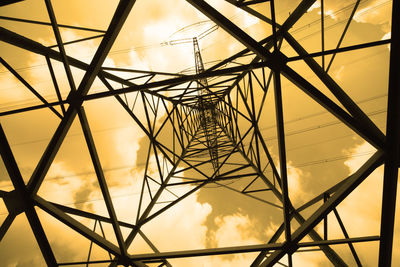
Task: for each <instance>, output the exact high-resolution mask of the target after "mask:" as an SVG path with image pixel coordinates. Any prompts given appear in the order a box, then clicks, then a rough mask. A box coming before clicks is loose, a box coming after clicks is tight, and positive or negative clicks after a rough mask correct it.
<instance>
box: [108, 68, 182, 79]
mask: <svg viewBox="0 0 400 267" xmlns="http://www.w3.org/2000/svg"><path fill="white" fill-rule="evenodd" d="M101 69H102V70H111V71H119V72H133V73H145V74H156V75H165V76H179V77H181V76H186V75H185V74H181V73H171V72H161V71H150V70H136V69H126V68H113V67H102V68H101Z"/></svg>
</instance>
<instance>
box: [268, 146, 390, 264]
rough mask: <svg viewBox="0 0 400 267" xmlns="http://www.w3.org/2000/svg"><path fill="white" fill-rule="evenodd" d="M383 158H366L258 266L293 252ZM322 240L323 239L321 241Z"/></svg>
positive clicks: (377, 155)
mask: <svg viewBox="0 0 400 267" xmlns="http://www.w3.org/2000/svg"><path fill="white" fill-rule="evenodd" d="M383 160H384V153H383V152H381V151H378V152H376V153H375V154H374V155H373V156H372V157H371V158H369V159H368V160H367V162H366V163H364V164H363V165H362V166H361V167H360V168H359V169H358V170H357V171H356V172H355V173H354V174H353V175H352V176H350V178H349V179H348V180H347V181H346V183H345V184H343V186H342V187H340V188H339V189H338V190H337V192H336V193H335V194H334V195H333V196H332V197H331V198H329V199H328V200H327V201H326V202H325V203H324V204H323V205H322V206H321V207H320V208H318V209H317V210H316V211H315V212H314V213H313V214H312V215H311V216H310V217H309V218H308V219H307V220H305V221H304V223H301V225H300V227H299V228H298V229H297V230H296V231H295V232H294V233H293V234H292V242H290V243H285V244H284V248H283V249H282V250H281V251H275V252H274V253H272V254H271V255H270V256H269V257H268V258H267V260H266V261H264V262H263V263H262V264H261V265H260V266H272V265H273V264H275V263H277V262H278V261H279V260H280V259H281V258H282V257H283V256H284V255H285V254H286V253H287V252H295V251H296V250H297V249H298V243H299V242H300V241H301V240H302V239H303V238H304V236H306V235H307V234H308V233H309V232H310V231H311V230H313V228H314V227H315V226H316V225H317V224H318V223H319V222H320V221H321V220H322V219H323V218H324V217H325V216H326V215H327V214H328V213H329V212H331V211H332V210H333V209H334V208H335V207H336V206H337V205H338V204H339V203H340V202H341V201H343V199H345V198H346V197H347V196H348V195H349V194H350V193H351V192H352V191H353V190H354V189H355V188H356V187H357V186H358V185H359V184H361V183H362V182H363V181H364V180H365V179H366V178H367V177H368V176H369V175H370V174H371V173H372V172H373V171H374V170H375V169H376V168H378V167H379V166H380V165H381V164H382V163H383ZM321 242H323V241H321Z"/></svg>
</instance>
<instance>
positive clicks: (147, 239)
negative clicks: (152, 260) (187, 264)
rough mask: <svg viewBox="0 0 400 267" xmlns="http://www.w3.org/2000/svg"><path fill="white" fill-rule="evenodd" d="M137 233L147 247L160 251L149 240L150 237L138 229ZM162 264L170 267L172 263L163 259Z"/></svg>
mask: <svg viewBox="0 0 400 267" xmlns="http://www.w3.org/2000/svg"><path fill="white" fill-rule="evenodd" d="M139 235H140V236H141V237H142V238H143V239H144V241H145V242H146V243H147V244H148V245H149V247H150V248H151V249H152V250H153V251H154V252H156V253H160V251H159V250H158V249H157V247H156V246H155V245H154V244H153V243H152V242H151V241H150V239H149V238H148V237H147V236H146V235H145V234H144V233H143V232H142V231H141V230H139ZM164 264H165V265H166V266H168V267H172V265H171V264H170V263H169V262H168V261H167V260H165V262H164Z"/></svg>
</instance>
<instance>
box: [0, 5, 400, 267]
mask: <svg viewBox="0 0 400 267" xmlns="http://www.w3.org/2000/svg"><path fill="white" fill-rule="evenodd" d="M13 2H17V1H5V2H4V3H2V4H1V5H8V4H13ZM187 2H188V3H190V4H191V5H192V6H193V7H194V8H196V9H197V10H199V11H200V12H202V13H203V14H204V15H206V16H207V17H208V18H209V19H210V20H212V21H214V22H215V24H217V25H218V26H219V27H220V28H222V29H223V30H225V31H226V32H227V33H229V34H230V36H232V37H233V38H234V39H235V40H237V41H238V42H240V43H241V44H242V45H243V46H244V47H245V48H244V49H243V50H241V51H239V52H237V53H235V54H233V55H232V56H230V57H228V58H226V59H224V60H222V61H221V62H219V63H217V64H215V65H213V66H211V67H209V68H205V66H204V64H203V61H202V57H201V53H200V48H199V45H198V40H197V39H196V38H194V39H192V41H193V46H194V55H195V70H196V72H195V73H194V74H189V75H186V74H181V73H167V72H157V71H144V70H132V69H123V68H118V67H104V66H103V63H104V61H105V59H106V57H107V55H109V53H110V49H111V47H112V45H113V43H114V41H115V40H116V38H117V36H118V34H119V32H120V30H121V28H122V26H123V25H124V23H125V21H126V19H127V17H128V15H129V13H130V12H131V8H132V6H133V5H134V3H135V1H129V0H121V1H120V2H119V4H118V6H117V8H116V10H115V13H114V15H113V17H112V20H111V21H110V23H109V26H108V28H107V30H105V31H104V30H97V29H91V28H85V27H76V26H69V25H62V24H58V23H57V20H56V15H55V12H54V10H53V7H52V4H51V2H50V0H46V1H45V3H46V9H47V13H48V15H49V18H50V23H47V22H39V21H33V20H27V19H20V18H12V17H5V16H3V17H1V18H0V19H1V20H4V21H13V22H14V23H30V24H32V25H35V24H41V25H48V26H51V28H52V30H53V33H54V37H55V40H56V41H57V45H56V47H57V48H58V49H57V50H55V49H52V48H50V47H46V46H44V45H43V44H41V43H39V42H37V41H35V40H32V39H29V38H27V37H25V36H22V35H20V34H18V33H16V32H14V31H12V30H10V29H6V28H1V29H0V40H2V41H3V42H5V43H7V44H8V45H11V46H14V47H18V48H22V49H24V50H27V51H30V52H33V53H35V54H37V55H40V56H43V57H44V58H45V59H46V63H47V67H48V69H49V73H50V74H51V78H52V83H53V87H54V96H55V97H56V99H57V100H55V101H53V102H51V101H49V100H46V97H44V96H42V95H41V94H40V93H39V92H38V91H37V90H35V89H34V87H33V86H32V85H31V84H29V82H27V81H26V80H25V79H24V78H23V77H22V76H21V75H20V74H19V73H18V70H16V69H15V68H14V67H13V66H11V65H10V64H9V63H8V62H7V61H8V55H1V57H2V58H1V64H2V65H3V66H4V67H5V69H7V71H8V72H9V73H11V74H12V75H13V76H14V77H15V78H16V79H17V80H18V81H19V82H20V83H21V84H23V85H24V86H25V87H26V88H27V89H28V90H29V91H30V92H31V93H33V94H34V95H35V98H37V99H38V100H40V101H41V104H37V105H26V106H24V107H22V108H8V109H6V110H5V111H2V112H1V113H0V116H12V115H13V114H25V113H29V112H33V111H35V110H40V109H48V110H49V111H50V112H52V114H54V116H57V117H58V118H59V124H58V126H57V129H56V130H55V132H54V134H53V136H52V137H51V140H50V142H49V143H48V145H47V147H46V149H45V150H44V153H43V154H42V156H41V158H40V160H39V162H38V164H37V165H36V167H35V169H34V171H33V173H32V175H31V177H30V178H29V181H28V182H27V183H26V184H25V182H24V180H23V177H22V174H21V167H20V166H18V164H17V160H16V157H15V155H14V153H13V150H12V146H11V145H10V142H9V136H7V135H6V133H5V131H4V130H3V128H0V154H1V158H2V160H3V163H4V166H5V169H6V172H7V174H8V177H9V178H8V179H9V180H10V181H11V183H12V186H13V189H12V190H10V191H0V193H1V194H0V197H1V198H2V199H3V201H4V203H5V206H6V207H7V210H8V213H7V217H6V219H5V220H4V221H3V223H2V225H1V228H0V240H2V239H3V237H4V236H5V235H6V234H7V231H8V229H9V228H10V226H11V225H12V223H13V221H14V219H15V218H16V217H17V216H20V214H22V213H24V214H25V215H26V217H27V219H28V222H29V224H30V226H31V229H32V232H33V234H34V236H35V238H36V241H37V243H38V245H39V248H40V250H41V252H42V255H43V258H44V260H45V261H46V263H47V265H48V266H58V265H79V264H96V263H105V264H109V265H110V266H116V265H125V266H148V265H151V264H157V265H159V266H171V263H170V262H169V260H170V259H173V258H182V257H199V256H209V255H222V254H235V253H246V252H258V256H257V257H255V258H254V259H253V262H252V264H251V265H252V266H273V265H275V264H277V263H280V261H281V260H282V259H283V258H284V257H287V262H288V265H289V266H292V265H293V264H295V263H293V262H292V256H293V255H294V254H296V253H299V252H300V250H301V249H304V248H307V247H313V248H315V249H316V250H318V251H321V252H322V253H323V254H324V256H325V257H326V259H327V260H328V261H329V262H331V263H332V264H333V265H335V266H347V265H351V264H354V262H355V263H356V264H357V265H359V266H361V265H362V259H361V258H360V256H359V255H358V252H357V250H356V247H355V246H354V244H356V243H358V242H379V244H380V247H379V265H380V266H390V264H391V257H392V246H393V245H392V243H393V228H394V215H395V203H396V186H397V176H398V166H399V136H400V130H399V124H398V120H399V118H400V97H399V90H398V89H399V84H400V81H399V79H400V78H399V77H400V76H399V75H397V73H398V71H399V69H400V68H399V65H398V64H400V63H399V62H400V53H399V47H400V44H399V19H398V16H396V15H394V16H393V18H392V37H391V39H389V40H378V41H373V42H368V43H359V44H356V45H353V46H346V47H343V46H341V43H342V40H343V38H344V36H345V34H346V31H347V29H348V27H349V25H350V22H351V21H352V19H353V17H354V14H355V12H356V11H357V8H358V6H359V3H360V1H357V2H356V3H355V4H354V5H352V6H351V7H352V10H353V12H352V13H351V15H350V17H349V19H348V22H347V24H346V27H345V29H344V31H343V32H342V35H341V38H340V39H339V40H340V41H339V43H338V44H337V47H336V48H335V49H330V50H325V48H324V27H322V28H321V32H320V34H321V36H322V38H321V39H322V49H321V51H319V52H315V53H308V52H307V51H306V49H304V47H303V46H302V45H301V44H300V43H299V41H298V40H296V38H294V36H293V35H292V34H291V32H290V29H291V28H292V27H293V26H294V25H295V24H296V23H297V22H298V21H299V20H300V19H301V17H302V16H304V15H305V14H306V13H307V10H309V8H310V7H311V6H312V5H313V4H314V3H315V1H308V0H303V1H301V2H300V4H299V5H298V6H296V8H295V9H294V10H292V11H291V12H290V15H289V16H288V17H287V18H286V20H285V21H284V22H283V23H282V24H279V23H277V21H276V19H275V13H276V10H275V7H274V2H275V1H273V0H271V1H255V0H248V1H235V0H227V2H228V3H230V4H232V5H234V6H235V7H236V8H240V9H242V10H243V11H245V12H247V15H249V16H254V17H256V18H257V19H259V20H260V21H263V22H265V23H266V24H270V25H271V26H272V27H271V28H272V34H271V35H269V36H267V37H266V38H264V39H262V40H256V39H255V38H254V37H252V36H251V35H250V34H249V33H247V32H246V31H245V30H244V29H242V28H240V27H239V26H237V25H236V24H235V23H234V22H233V21H231V20H230V19H228V18H227V17H225V16H224V15H223V14H222V13H221V12H219V11H218V10H217V9H216V8H214V7H213V6H211V5H210V4H208V3H207V2H205V1H203V0H187ZM263 2H267V3H268V4H269V9H270V12H269V14H271V15H270V16H267V15H265V14H262V13H261V12H260V11H258V10H260V9H258V8H255V7H256V5H263V4H265V3H263ZM323 2H324V1H321V8H322V6H323ZM399 8H400V3H399V1H397V0H395V1H393V9H392V14H399V13H400V10H399ZM321 14H322V16H321V24H322V25H323V23H324V19H325V18H324V12H321ZM61 27H63V28H73V29H76V30H84V31H91V32H98V33H100V36H93V37H91V38H102V39H101V42H100V45H99V46H98V48H97V50H96V53H95V55H94V56H93V58H92V60H91V61H90V63H89V64H87V63H84V62H82V61H80V60H78V59H76V58H74V57H73V56H72V55H67V53H66V51H65V46H66V45H68V44H70V43H77V42H80V41H83V39H82V40H75V41H72V42H68V43H67V42H63V40H62V37H61V34H60V28H61ZM87 39H88V38H85V40H87ZM283 41H285V42H286V43H287V45H289V46H290V47H291V49H292V50H293V51H295V52H296V55H295V56H288V55H286V54H285V53H284V52H283V50H281V49H280V47H281V45H282V42H283ZM386 44H391V50H390V73H389V86H388V107H387V123H386V134H384V133H383V132H382V130H381V129H379V127H378V126H377V125H376V123H374V121H372V120H371V118H370V117H369V116H368V115H367V114H365V113H364V111H363V110H362V109H361V108H360V107H359V105H358V104H357V103H356V102H355V101H354V100H353V99H352V98H351V97H350V96H349V95H348V94H347V93H346V91H345V90H343V89H342V88H341V87H340V85H339V84H338V83H337V82H336V81H335V79H333V78H332V77H331V76H330V75H329V74H328V69H329V68H330V65H331V63H332V61H333V60H334V58H335V56H336V55H337V54H339V53H342V52H345V51H358V50H361V49H364V48H367V47H376V46H381V45H386ZM328 55H333V56H332V58H331V62H330V63H329V64H328V65H327V66H325V57H326V56H328ZM321 56H322V64H319V63H318V62H317V61H316V58H317V57H321ZM52 60H53V61H54V60H55V61H59V62H61V63H62V64H63V67H64V71H65V75H66V77H67V81H68V85H69V89H70V90H69V91H68V92H67V93H66V95H63V94H62V93H61V92H60V89H59V86H58V81H59V79H60V78H59V77H57V75H56V74H57V73H55V72H54V69H53V66H52ZM238 62H240V64H238ZM291 62H303V63H305V64H306V65H307V67H308V68H309V69H310V70H311V71H312V73H313V74H315V76H316V77H318V81H319V82H320V83H322V84H323V85H324V86H325V87H326V88H327V90H329V95H328V94H325V93H324V92H323V91H322V90H320V89H319V88H317V87H316V86H315V85H313V84H312V83H311V82H309V81H308V80H307V77H303V76H302V75H300V74H299V71H298V70H296V69H295V68H294V67H291V66H289V65H290V64H289V63H291ZM71 67H75V68H78V69H80V70H82V71H83V72H84V76H83V78H82V80H81V81H80V83H79V84H77V85H75V80H74V77H73V73H72V71H71ZM121 72H123V73H133V74H135V75H136V76H134V77H133V78H130V79H127V78H123V77H125V76H123V75H118V74H115V73H121ZM171 76H172V78H171ZM282 77H285V78H286V79H288V80H289V81H290V82H291V83H293V84H294V85H295V86H296V88H298V89H299V90H301V91H303V92H304V93H305V94H306V95H308V96H309V97H310V98H311V99H312V101H314V102H316V103H318V104H319V105H320V106H322V107H323V108H324V109H326V111H327V112H328V113H329V114H331V115H333V116H334V117H335V118H336V119H337V120H338V121H339V123H341V124H342V125H345V126H346V127H348V128H349V129H351V130H352V131H353V132H354V133H355V134H356V135H358V136H359V137H361V138H362V139H363V140H365V141H366V142H368V143H369V144H371V145H372V146H373V147H375V149H376V152H375V153H373V155H372V156H371V157H370V158H369V159H368V160H367V161H366V162H365V163H364V164H363V165H362V166H361V167H359V168H358V169H357V170H356V171H355V172H354V173H353V174H351V175H350V176H348V177H346V178H344V179H338V181H337V182H336V183H335V184H334V185H332V186H331V187H329V188H328V189H325V190H323V192H322V193H321V194H318V195H316V196H314V197H312V198H311V199H309V200H308V201H307V202H306V203H303V204H302V205H301V206H295V205H294V204H293V199H291V197H290V194H289V190H288V166H287V165H288V164H287V162H288V160H287V156H286V151H287V149H286V143H285V136H286V132H285V120H284V118H283V115H284V113H283V106H282V98H283V96H282V81H281V78H282ZM95 79H99V80H100V81H101V82H102V86H103V89H105V90H103V91H97V92H93V91H90V89H91V88H92V87H93V84H94V81H95ZM143 79H144V80H143ZM119 85H122V86H119ZM270 85H271V87H273V95H274V100H275V105H274V106H275V114H274V115H273V116H274V117H275V119H276V132H277V141H278V160H277V159H275V158H274V156H273V155H272V153H271V151H270V147H269V145H268V144H267V140H266V138H265V136H263V133H262V129H261V128H260V124H261V120H262V118H265V116H266V115H265V114H264V113H263V112H264V110H263V107H264V104H265V101H266V100H265V99H266V97H267V96H269V95H270V94H271V92H270V91H271V90H270V89H269V87H270ZM260 96H262V97H260ZM104 98H113V99H115V101H116V102H117V103H118V104H119V105H120V106H121V107H122V108H123V109H124V111H125V112H126V113H127V114H128V115H129V117H130V118H131V119H132V121H133V123H135V125H137V126H138V127H139V128H140V129H141V130H142V132H143V134H144V135H145V136H146V137H147V139H148V151H147V154H146V155H145V156H146V157H145V158H146V160H145V163H144V174H143V177H142V179H141V182H142V187H141V192H140V198H139V199H138V201H137V202H135V203H131V205H137V206H138V208H137V212H136V217H135V218H132V220H130V221H121V220H119V219H118V217H119V216H118V212H117V209H116V207H115V206H114V199H113V196H112V194H111V193H110V190H109V186H108V183H107V179H106V175H105V169H104V168H103V166H102V164H101V158H100V156H99V153H98V149H97V146H96V143H95V140H94V138H93V130H92V128H91V121H90V120H89V119H88V116H87V115H86V111H85V107H84V104H85V103H86V102H88V101H90V100H95V99H104ZM137 99H139V100H137ZM137 101H139V102H137ZM138 103H140V104H138ZM162 110H163V111H164V112H162ZM74 121H76V122H79V126H80V127H81V129H82V132H83V138H84V140H85V143H86V146H87V150H88V152H89V154H90V159H91V164H92V166H93V170H94V171H93V173H95V177H96V182H97V185H98V188H99V191H100V192H101V195H102V198H103V201H104V204H105V207H106V211H107V216H104V215H99V214H97V213H95V212H88V211H84V210H81V209H78V208H77V207H70V206H68V205H66V204H65V203H64V204H63V203H57V202H54V201H49V200H47V199H45V198H43V197H42V195H41V193H40V192H39V189H40V188H41V186H42V184H43V182H44V181H45V180H46V175H47V174H48V171H49V169H50V167H51V166H52V164H53V163H54V161H55V158H56V156H57V153H58V152H59V150H60V147H61V145H62V144H63V142H64V140H65V138H66V136H67V134H68V132H69V131H70V128H71V126H72V124H73V122H74ZM6 131H7V129H6ZM277 161H278V162H279V166H278V164H277V163H276V162H277ZM382 165H384V177H383V181H384V183H383V193H382V194H383V199H382V214H381V232H380V235H379V236H370V235H366V236H358V237H351V236H350V234H349V233H348V231H347V230H346V225H345V223H343V220H342V219H341V216H340V214H339V212H338V209H337V207H338V205H339V204H340V203H341V202H342V201H343V200H345V199H346V198H347V197H348V196H349V195H350V193H351V192H353V191H354V190H355V189H356V188H358V186H359V185H360V184H362V182H363V181H364V180H365V179H366V178H367V177H368V176H369V175H370V174H371V173H372V172H373V171H375V170H376V169H377V168H378V167H379V166H382ZM210 167H211V168H210ZM226 181H233V182H235V183H236V185H235V186H230V185H229V184H227V183H226ZM211 184H214V185H218V186H219V187H221V188H226V189H228V190H231V191H233V192H236V193H238V195H239V194H240V196H243V197H245V198H249V199H251V200H255V201H259V202H260V203H263V204H265V211H267V212H271V214H274V215H276V216H278V217H279V218H282V220H281V225H280V226H279V227H277V229H275V230H276V231H275V233H274V234H273V235H272V236H271V237H270V239H269V240H268V242H266V243H264V244H254V245H244V246H229V247H219V248H206V249H197V250H180V251H170V252H160V251H159V250H158V249H157V247H156V246H155V244H153V242H152V241H151V240H150V238H148V233H146V232H145V231H144V230H143V228H144V227H143V226H144V225H146V224H148V223H149V222H152V221H154V220H155V219H156V218H158V217H159V216H160V215H161V214H163V213H165V212H167V211H168V210H169V209H170V208H171V207H173V206H175V205H176V204H178V203H180V202H182V201H185V199H186V198H187V197H188V196H190V195H191V194H193V193H195V192H197V191H199V190H201V189H202V188H206V187H207V185H211ZM183 185H185V186H188V187H185V190H183V191H182V190H181V191H179V193H176V192H174V188H177V187H179V186H183ZM37 210H42V211H44V212H46V213H47V214H49V215H51V216H52V217H54V218H55V219H57V220H58V221H60V222H62V223H63V224H65V225H66V226H68V227H69V228H71V229H73V230H74V231H76V232H77V233H79V234H80V235H82V236H83V237H85V238H87V239H88V240H89V241H90V249H89V255H88V257H87V260H83V261H79V262H60V261H58V260H57V259H56V256H55V253H54V247H53V246H52V244H51V242H49V239H48V237H47V234H46V228H45V227H44V226H43V222H42V221H41V219H40V218H39V217H38V213H37ZM305 211H306V212H308V216H305V215H304V212H305ZM278 214H279V215H278ZM71 215H73V216H71ZM328 215H334V220H335V221H336V222H337V223H338V224H339V225H340V230H341V231H342V233H343V235H344V238H341V239H337V238H336V239H335V238H330V237H329V236H328V224H327V221H328ZM77 217H78V218H81V219H90V220H92V221H94V222H95V226H94V229H91V228H89V227H88V226H87V225H85V224H84V223H82V222H81V221H80V220H78V219H77ZM321 222H322V223H323V224H324V226H323V231H322V234H321V232H318V231H317V228H316V226H317V225H318V224H319V223H321ZM97 224H98V225H99V227H100V228H101V229H102V227H103V225H105V224H108V225H109V226H111V228H112V231H109V232H108V233H104V232H103V231H102V234H101V235H100V234H99V233H98V231H96V227H97ZM122 227H124V228H128V229H129V233H128V234H127V236H123V234H122V231H121V228H122ZM110 232H111V235H112V237H110ZM139 237H141V238H142V239H143V240H145V242H146V243H147V244H148V245H149V247H151V249H152V250H153V253H148V254H137V253H135V252H133V254H131V253H129V252H128V250H129V249H130V248H132V244H133V243H134V242H135V240H137V239H138V238H139ZM305 237H309V238H310V240H311V241H307V242H305V241H303V240H304V238H305ZM111 240H115V241H114V242H112V241H111ZM92 244H96V245H97V246H99V247H101V248H102V249H103V250H104V251H106V252H107V253H109V255H110V256H109V259H105V260H102V261H94V260H91V248H92ZM337 244H345V245H347V246H348V250H349V253H348V255H350V259H349V257H347V255H343V252H338V251H337V250H336V249H335V248H334V245H337ZM133 250H134V248H133ZM21 257H22V256H21Z"/></svg>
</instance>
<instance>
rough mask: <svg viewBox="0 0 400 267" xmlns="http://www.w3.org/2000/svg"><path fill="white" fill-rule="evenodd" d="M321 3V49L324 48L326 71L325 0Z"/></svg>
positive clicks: (323, 55)
mask: <svg viewBox="0 0 400 267" xmlns="http://www.w3.org/2000/svg"><path fill="white" fill-rule="evenodd" d="M320 3H321V50H322V70H323V71H325V54H324V51H325V23H324V20H325V14H324V12H325V11H324V0H321V1H320Z"/></svg>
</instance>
